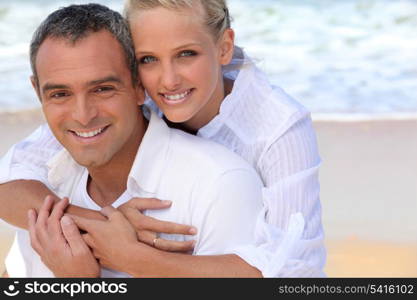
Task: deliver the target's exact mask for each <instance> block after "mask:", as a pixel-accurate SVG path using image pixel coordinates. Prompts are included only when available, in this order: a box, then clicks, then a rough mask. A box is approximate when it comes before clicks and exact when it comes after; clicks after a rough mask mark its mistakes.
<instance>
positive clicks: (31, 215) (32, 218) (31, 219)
mask: <svg viewBox="0 0 417 300" xmlns="http://www.w3.org/2000/svg"><path fill="white" fill-rule="evenodd" d="M35 225H36V211H35V210H34V209H30V210H29V211H28V228H29V236H30V244H31V246H32V248H33V249H34V250H35V251H36V252H37V253H38V254H40V251H41V246H40V243H39V241H38V237H37V235H36V227H35Z"/></svg>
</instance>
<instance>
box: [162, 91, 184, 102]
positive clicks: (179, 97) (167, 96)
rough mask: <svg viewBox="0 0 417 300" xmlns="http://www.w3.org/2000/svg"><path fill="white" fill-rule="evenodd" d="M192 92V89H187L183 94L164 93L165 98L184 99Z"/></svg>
mask: <svg viewBox="0 0 417 300" xmlns="http://www.w3.org/2000/svg"><path fill="white" fill-rule="evenodd" d="M189 93H190V91H186V92H184V93H182V94H176V95H164V96H165V98H167V99H168V100H173V101H175V100H180V99H183V98H184V97H185V96H187V95H188V94H189Z"/></svg>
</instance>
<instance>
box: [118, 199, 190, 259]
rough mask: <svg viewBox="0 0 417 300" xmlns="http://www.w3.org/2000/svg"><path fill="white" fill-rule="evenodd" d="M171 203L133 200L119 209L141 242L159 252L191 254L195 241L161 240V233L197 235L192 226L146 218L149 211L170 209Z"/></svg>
mask: <svg viewBox="0 0 417 300" xmlns="http://www.w3.org/2000/svg"><path fill="white" fill-rule="evenodd" d="M171 204H172V202H171V201H161V200H158V199H155V198H133V199H131V200H130V201H128V202H126V203H125V204H123V205H121V206H119V207H118V208H117V209H118V210H119V211H120V212H121V213H123V215H124V216H125V217H126V218H127V220H129V222H130V223H131V224H132V226H133V227H134V229H135V230H136V234H137V238H138V240H139V241H141V242H143V243H145V244H148V245H149V246H152V247H155V248H157V249H159V250H164V251H170V252H190V251H191V250H193V248H194V244H195V242H194V241H192V240H191V241H184V242H178V241H170V240H165V239H162V238H159V234H160V233H168V234H184V235H195V234H196V233H197V229H196V228H195V227H192V226H188V225H182V224H177V223H172V222H166V221H160V220H157V219H155V218H152V217H148V216H145V215H144V214H143V212H144V211H145V210H148V209H168V208H169V207H170V206H171Z"/></svg>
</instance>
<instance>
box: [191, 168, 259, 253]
mask: <svg viewBox="0 0 417 300" xmlns="http://www.w3.org/2000/svg"><path fill="white" fill-rule="evenodd" d="M205 186H206V189H204V191H206V193H203V194H202V195H203V199H199V200H198V201H197V202H198V203H196V205H198V211H199V215H200V217H198V223H199V224H198V223H195V222H193V223H194V225H195V226H196V227H197V228H199V237H198V239H197V241H198V242H197V244H196V246H195V249H194V254H196V255H215V254H225V253H230V252H229V249H230V248H233V247H236V246H237V245H247V244H252V243H253V237H254V228H255V224H256V221H257V216H258V214H259V213H260V212H261V209H262V202H261V201H260V199H261V195H262V182H261V180H260V178H259V176H258V175H257V174H256V172H255V171H253V170H245V169H243V170H239V169H236V170H232V171H228V172H226V173H224V174H223V175H222V176H220V177H219V178H218V179H217V180H216V181H215V182H213V183H212V184H207V183H206V184H205ZM202 203H204V205H201V204H202ZM196 219H197V218H196Z"/></svg>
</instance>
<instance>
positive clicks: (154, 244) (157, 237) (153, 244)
mask: <svg viewBox="0 0 417 300" xmlns="http://www.w3.org/2000/svg"><path fill="white" fill-rule="evenodd" d="M158 239H159V233H157V234H156V237H155V238H154V239H153V241H152V247H154V248H156V241H157V240H158Z"/></svg>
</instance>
